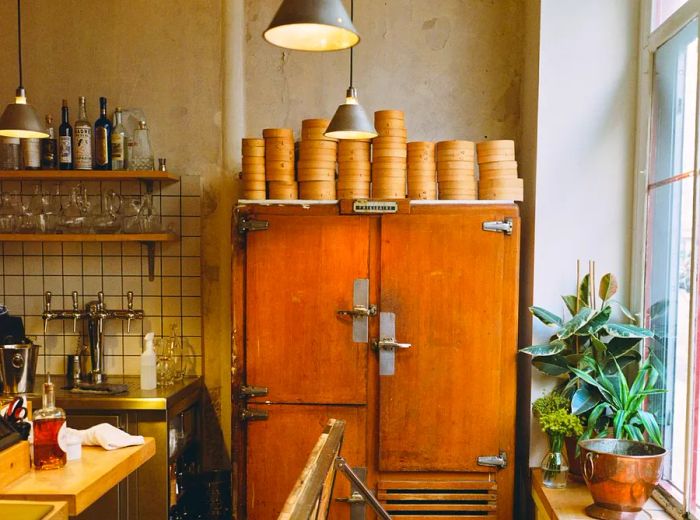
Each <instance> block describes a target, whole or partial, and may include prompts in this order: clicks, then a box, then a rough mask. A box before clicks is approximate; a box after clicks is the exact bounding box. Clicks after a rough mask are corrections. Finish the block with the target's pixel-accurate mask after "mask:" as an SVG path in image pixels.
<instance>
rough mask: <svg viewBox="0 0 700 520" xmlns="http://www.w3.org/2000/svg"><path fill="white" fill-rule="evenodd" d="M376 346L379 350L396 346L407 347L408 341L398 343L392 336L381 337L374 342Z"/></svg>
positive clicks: (408, 345)
mask: <svg viewBox="0 0 700 520" xmlns="http://www.w3.org/2000/svg"><path fill="white" fill-rule="evenodd" d="M375 346H376V348H378V349H380V350H394V349H397V348H409V347H411V344H410V343H398V342H397V341H396V340H395V339H394V338H381V339H378V340H377V341H376V342H375Z"/></svg>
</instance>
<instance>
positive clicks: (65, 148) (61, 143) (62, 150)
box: [58, 135, 73, 164]
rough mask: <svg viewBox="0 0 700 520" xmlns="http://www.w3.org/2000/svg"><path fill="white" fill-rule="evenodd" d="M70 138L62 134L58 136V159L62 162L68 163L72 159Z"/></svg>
mask: <svg viewBox="0 0 700 520" xmlns="http://www.w3.org/2000/svg"><path fill="white" fill-rule="evenodd" d="M71 141H72V139H71V137H70V136H69V135H62V136H60V137H59V138H58V155H59V161H60V162H61V163H63V164H70V163H71V162H72V161H73V146H72V143H71Z"/></svg>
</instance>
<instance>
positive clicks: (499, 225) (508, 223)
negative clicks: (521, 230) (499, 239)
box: [481, 217, 513, 235]
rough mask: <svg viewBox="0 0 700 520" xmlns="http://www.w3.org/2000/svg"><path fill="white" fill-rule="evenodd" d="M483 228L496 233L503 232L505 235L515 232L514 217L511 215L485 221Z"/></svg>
mask: <svg viewBox="0 0 700 520" xmlns="http://www.w3.org/2000/svg"><path fill="white" fill-rule="evenodd" d="M481 229H483V230H484V231H493V232H494V233H503V234H505V235H512V234H513V219H512V218H510V217H507V218H504V219H503V220H494V221H491V222H484V223H483V224H482V225H481Z"/></svg>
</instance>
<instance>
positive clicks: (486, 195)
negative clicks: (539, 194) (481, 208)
mask: <svg viewBox="0 0 700 520" xmlns="http://www.w3.org/2000/svg"><path fill="white" fill-rule="evenodd" d="M479 198H480V199H482V200H517V201H522V200H523V190H522V189H510V190H493V189H479Z"/></svg>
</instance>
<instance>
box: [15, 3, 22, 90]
mask: <svg viewBox="0 0 700 520" xmlns="http://www.w3.org/2000/svg"><path fill="white" fill-rule="evenodd" d="M17 54H18V55H19V88H24V86H23V85H22V12H21V6H20V0H17Z"/></svg>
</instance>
